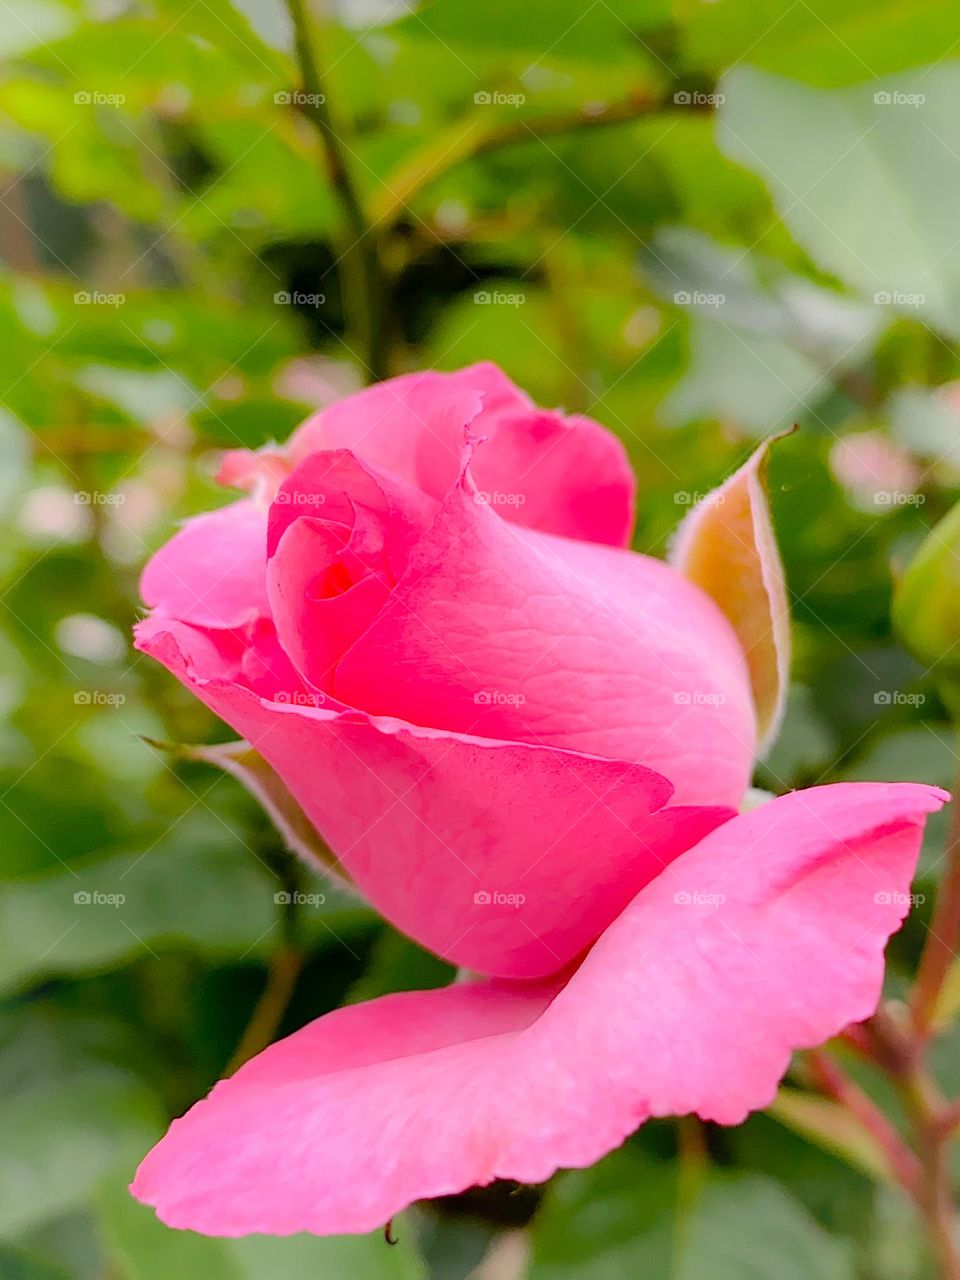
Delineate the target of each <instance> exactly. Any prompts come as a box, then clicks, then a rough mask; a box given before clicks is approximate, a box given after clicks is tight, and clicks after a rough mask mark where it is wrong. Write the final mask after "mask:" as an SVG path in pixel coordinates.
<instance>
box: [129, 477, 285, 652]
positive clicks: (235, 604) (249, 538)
mask: <svg viewBox="0 0 960 1280" xmlns="http://www.w3.org/2000/svg"><path fill="white" fill-rule="evenodd" d="M266 564H267V513H266V511H264V510H263V509H261V508H260V507H258V506H257V505H256V504H255V503H253V502H251V501H249V500H247V499H243V500H241V501H240V502H232V503H231V504H230V505H229V506H227V507H221V508H220V509H219V510H217V511H208V512H206V513H205V514H204V515H201V516H194V518H193V519H192V520H188V521H187V522H186V524H185V525H184V526H183V527H182V528H181V529H180V531H179V532H178V533H176V534H174V536H173V537H172V538H171V539H170V541H169V542H167V543H165V545H164V546H162V547H161V548H160V550H159V551H158V552H157V553H156V555H154V556H153V557H152V558H151V559H150V560H149V561H148V562H147V566H146V568H145V569H144V571H143V574H142V576H141V578H140V595H141V596H142V598H143V601H144V603H145V604H147V605H149V606H150V607H151V608H155V609H157V610H158V611H159V612H160V613H162V614H163V615H164V616H165V617H168V618H179V619H180V620H181V621H182V622H189V623H192V624H193V625H194V626H198V627H225V628H227V629H229V628H232V627H239V626H243V625H244V624H245V623H248V622H251V621H252V620H253V619H255V618H257V617H261V616H268V615H269V606H268V604H267V592H266V584H265V573H266Z"/></svg>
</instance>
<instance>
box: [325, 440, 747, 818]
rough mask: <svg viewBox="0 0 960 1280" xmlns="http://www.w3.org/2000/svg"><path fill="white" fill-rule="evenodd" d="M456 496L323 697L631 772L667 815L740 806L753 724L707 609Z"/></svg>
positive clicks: (704, 603) (594, 548)
mask: <svg viewBox="0 0 960 1280" xmlns="http://www.w3.org/2000/svg"><path fill="white" fill-rule="evenodd" d="M485 448H486V446H485V445H484V446H482V447H481V448H480V449H478V451H477V453H478V455H480V454H482V453H483V451H484V449H485ZM468 483H469V478H468V477H466V476H465V477H464V481H463V483H462V484H460V485H457V486H456V487H455V488H454V489H453V491H452V492H451V493H450V494H449V495H448V497H447V499H446V501H445V502H444V504H443V505H442V507H441V510H440V514H439V515H438V517H437V519H436V520H435V522H434V524H433V526H432V527H431V529H430V530H429V531H428V532H427V533H426V534H425V535H424V536H423V537H422V538H421V539H420V541H419V542H418V543H417V544H416V546H415V547H414V549H413V552H412V554H411V558H410V563H409V566H408V568H407V572H406V574H405V576H404V578H403V579H402V580H401V582H400V583H399V584H398V586H397V587H396V588H395V589H394V590H393V592H392V593H391V595H390V598H389V600H388V602H387V604H386V606H385V607H384V608H383V610H382V611H381V612H380V614H379V615H378V616H377V618H376V620H375V621H373V623H372V625H371V626H370V627H369V629H368V630H367V631H366V632H365V634H364V635H362V636H361V637H359V638H358V639H357V640H356V642H355V643H354V644H353V645H352V647H351V648H350V649H349V650H348V651H347V652H345V653H344V655H343V657H342V658H341V660H340V662H339V663H338V665H337V667H336V670H335V672H334V675H333V683H332V689H333V692H334V693H335V694H336V696H337V697H338V698H340V699H341V700H342V701H343V702H346V703H349V704H350V705H351V706H356V707H362V708H363V709H364V710H365V711H368V712H371V713H374V714H378V715H390V716H397V717H400V718H401V719H404V720H408V721H412V722H415V723H419V724H427V725H431V726H433V727H434V728H441V729H447V730H452V731H455V732H461V733H472V734H480V735H482V736H484V737H491V738H503V739H512V740H515V741H519V742H528V743H538V744H542V745H548V746H553V747H564V748H569V749H572V750H574V751H580V752H589V753H590V754H594V755H601V756H607V757H610V758H612V759H618V760H627V761H635V762H636V763H638V764H642V765H646V766H647V767H649V768H651V769H655V770H657V771H658V772H659V773H662V774H665V775H666V776H667V777H669V778H670V780H671V782H672V783H673V785H674V787H675V788H676V799H677V801H678V803H682V804H731V805H737V804H738V803H739V801H740V799H741V797H742V795H743V792H744V790H745V788H746V786H747V784H748V782H749V779H750V773H751V770H752V767H753V756H754V748H755V742H756V736H755V721H754V710H753V703H752V697H751V692H750V684H749V679H748V674H747V669H746V664H745V662H744V658H743V653H742V650H741V648H740V646H739V644H738V642H737V639H736V636H735V635H734V633H733V630H732V628H731V627H730V624H729V623H728V622H727V620H726V618H724V616H723V614H722V613H721V611H720V610H719V609H718V608H717V606H716V605H715V604H714V603H713V601H711V600H710V599H709V597H708V596H707V595H706V594H705V593H704V592H702V591H700V590H699V589H698V588H697V587H695V586H693V585H691V584H690V583H689V582H687V581H686V580H685V579H684V578H683V577H682V576H681V575H680V574H678V573H676V572H674V571H672V570H671V569H669V568H668V567H667V566H666V565H664V564H662V563H661V562H660V561H657V560H653V559H650V558H649V557H646V556H641V555H637V554H635V553H633V552H630V551H623V550H619V549H614V548H610V547H602V546H598V545H596V544H592V543H585V542H576V541H574V540H572V539H568V538H557V537H553V536H551V535H549V534H543V533H537V532H534V531H532V530H525V529H519V528H517V527H516V526H515V525H509V524H507V523H505V522H504V521H503V520H501V519H500V518H499V516H498V515H497V514H496V513H495V512H494V511H493V510H492V509H491V507H490V506H489V505H487V504H486V503H484V502H482V501H478V500H477V499H478V497H479V495H478V493H477V492H476V491H473V492H471V491H470V489H469V487H468Z"/></svg>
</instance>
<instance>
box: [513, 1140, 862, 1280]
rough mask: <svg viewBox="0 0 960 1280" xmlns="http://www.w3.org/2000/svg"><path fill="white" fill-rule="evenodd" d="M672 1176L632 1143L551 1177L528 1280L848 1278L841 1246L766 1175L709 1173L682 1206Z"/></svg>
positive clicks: (850, 1273)
mask: <svg viewBox="0 0 960 1280" xmlns="http://www.w3.org/2000/svg"><path fill="white" fill-rule="evenodd" d="M675 1178H676V1175H675V1172H674V1170H673V1169H672V1168H671V1166H670V1165H667V1164H663V1163H660V1162H652V1161H650V1160H649V1159H647V1160H644V1159H643V1158H642V1157H640V1156H639V1155H638V1154H637V1153H635V1152H633V1151H630V1150H623V1151H620V1152H617V1153H615V1154H614V1155H612V1156H608V1157H607V1159H606V1160H603V1161H601V1163H600V1164H599V1165H597V1166H596V1167H595V1168H594V1169H591V1170H587V1171H585V1172H581V1173H568V1174H564V1175H563V1176H562V1177H560V1178H558V1179H557V1181H556V1183H555V1185H554V1186H553V1187H552V1188H551V1191H550V1194H549V1195H548V1198H547V1201H546V1203H545V1205H544V1208H543V1210H542V1212H541V1214H540V1215H539V1216H538V1218H537V1219H536V1221H535V1224H534V1230H533V1243H534V1254H533V1262H532V1265H531V1268H530V1272H529V1276H530V1280H564V1278H565V1277H567V1276H574V1275H576V1276H585V1277H587V1278H588V1280H610V1277H612V1276H619V1275H657V1276H666V1275H669V1276H671V1277H676V1278H677V1280H727V1278H728V1277H729V1280H809V1277H811V1276H816V1277H817V1280H852V1278H853V1276H854V1270H853V1267H852V1263H851V1258H850V1251H849V1249H848V1247H847V1246H846V1245H845V1244H844V1243H843V1242H841V1241H838V1240H835V1239H831V1237H830V1236H829V1235H828V1234H827V1232H825V1231H824V1230H822V1229H821V1228H820V1227H819V1226H818V1225H817V1224H816V1223H815V1222H814V1221H813V1220H812V1219H811V1218H810V1217H809V1216H808V1215H807V1213H806V1212H805V1211H804V1209H803V1208H802V1207H801V1206H800V1205H799V1204H798V1203H797V1202H796V1201H795V1200H793V1199H792V1197H791V1196H790V1195H789V1194H788V1193H787V1192H786V1191H785V1190H783V1189H782V1188H780V1187H778V1186H777V1184H776V1183H775V1182H773V1181H772V1180H770V1179H767V1178H762V1177H759V1176H756V1175H744V1174H724V1173H720V1172H714V1173H710V1174H709V1175H708V1176H707V1178H706V1180H705V1181H704V1182H703V1184H702V1185H701V1186H700V1188H699V1190H698V1191H697V1192H696V1194H695V1196H694V1198H693V1201H692V1202H690V1203H682V1205H681V1203H679V1202H678V1201H677V1198H676V1196H677V1191H676V1180H675Z"/></svg>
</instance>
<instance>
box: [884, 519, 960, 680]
mask: <svg viewBox="0 0 960 1280" xmlns="http://www.w3.org/2000/svg"><path fill="white" fill-rule="evenodd" d="M893 621H894V626H895V627H896V629H897V631H898V632H899V635H900V638H901V639H902V640H903V643H904V644H905V645H906V646H907V648H908V649H909V650H910V652H911V653H913V655H914V656H915V657H916V658H918V659H919V660H920V661H921V662H922V663H923V664H924V665H925V666H930V667H935V668H936V670H937V672H938V674H940V675H946V676H957V675H958V674H960V503H958V504H957V505H956V506H955V507H953V509H952V510H951V511H950V512H948V514H947V515H946V516H944V518H943V519H942V520H941V521H940V523H939V524H938V525H936V526H935V527H934V528H933V529H932V530H931V531H930V533H929V534H928V535H927V537H926V539H925V540H924V542H923V543H922V545H921V547H920V550H919V551H918V552H917V553H916V555H915V556H914V557H913V559H912V560H911V561H910V564H909V565H908V566H907V568H906V570H905V572H904V574H903V576H902V577H901V579H900V581H899V582H898V583H897V585H896V588H895V590H894V594H893Z"/></svg>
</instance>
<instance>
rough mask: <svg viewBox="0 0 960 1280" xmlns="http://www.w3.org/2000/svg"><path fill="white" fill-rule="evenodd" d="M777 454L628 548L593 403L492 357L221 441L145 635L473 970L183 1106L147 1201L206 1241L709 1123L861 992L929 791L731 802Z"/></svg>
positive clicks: (782, 668)
mask: <svg viewBox="0 0 960 1280" xmlns="http://www.w3.org/2000/svg"><path fill="white" fill-rule="evenodd" d="M763 460H764V450H763V449H761V450H759V451H758V452H757V454H756V455H755V456H754V457H753V458H752V459H751V460H750V461H749V462H748V463H747V464H746V466H745V467H744V468H742V469H741V471H740V472H738V473H736V475H734V476H733V477H732V478H731V479H730V480H729V481H727V483H726V484H725V485H724V486H723V487H722V488H721V489H720V490H718V491H717V493H716V494H714V495H712V496H711V498H710V500H708V501H706V502H702V503H700V504H698V505H697V506H696V507H695V508H694V509H693V510H692V511H691V512H690V514H689V515H688V516H687V519H686V520H685V522H684V524H683V526H682V528H681V530H680V533H679V535H678V538H677V541H676V544H675V549H674V565H673V567H668V566H667V565H665V564H663V563H661V562H660V561H657V560H653V559H650V558H649V557H646V556H642V555H637V554H635V553H633V552H631V551H628V550H625V549H624V547H625V544H626V543H627V541H628V540H629V537H630V530H631V525H632V508H633V498H634V483H633V478H632V475H631V472H630V470H629V467H628V465H627V461H626V458H625V456H624V453H623V450H622V448H621V447H620V445H619V444H618V442H617V441H616V440H615V439H614V437H612V436H611V435H609V434H608V433H607V432H606V431H605V430H604V429H603V428H601V427H600V426H598V425H597V424H596V423H595V422H592V421H590V420H589V419H586V418H581V417H565V416H563V415H562V414H559V413H554V412H546V411H544V410H540V409H538V408H536V407H535V406H534V405H533V404H531V402H530V401H529V400H528V398H527V397H526V396H524V395H523V394H522V393H521V392H520V391H519V390H518V389H517V388H516V387H514V386H513V385H512V384H511V383H510V382H509V381H508V379H507V378H506V377H505V376H504V375H503V374H502V373H501V372H500V371H499V370H497V369H496V368H495V367H493V366H488V365H478V366H475V367H473V368H470V369H465V370H462V371H461V372H459V373H457V374H434V373H428V374H417V375H411V376H408V377H404V378H397V379H394V380H393V381H391V382H387V383H383V384H381V385H379V386H377V387H374V388H370V389H368V390H366V391H363V392H360V393H358V394H356V395H353V396H350V397H349V398H347V399H345V400H342V401H340V402H338V403H336V404H334V405H333V406H331V407H329V408H327V409H324V410H323V411H322V412H320V413H318V414H317V415H315V416H314V417H312V418H310V419H309V420H308V421H307V422H306V423H304V424H303V426H302V427H300V429H299V430H298V431H297V432H296V433H295V434H294V436H293V437H292V439H291V440H290V442H289V443H288V445H287V446H286V447H285V448H283V449H273V450H267V451H262V452H261V453H259V454H250V453H242V452H234V453H231V454H228V455H227V456H226V458H225V459H224V464H223V468H222V472H221V478H222V479H223V480H224V481H225V482H226V483H230V484H233V485H236V486H238V487H242V488H245V489H247V490H248V491H249V495H250V496H249V497H247V498H245V499H243V500H241V501H238V502H235V503H233V504H232V505H230V506H227V507H225V508H222V509H220V510H218V511H216V512H213V513H211V514H208V515H203V516H199V517H197V518H196V519H194V520H191V521H190V522H188V523H187V525H186V526H185V527H184V528H183V529H182V530H181V531H180V532H179V533H178V534H177V535H176V536H175V537H174V538H173V539H172V540H171V541H170V542H169V543H168V544H167V545H166V546H165V547H164V548H162V549H161V551H160V552H158V554H157V555H156V556H155V557H154V558H153V560H152V561H151V562H150V564H149V565H148V566H147V569H146V571H145V573H144V577H143V584H142V590H143V596H144V599H145V601H146V602H147V604H148V605H150V606H151V614H150V616H149V618H148V619H147V620H146V621H145V622H143V623H141V624H140V626H139V627H138V628H137V644H138V646H139V647H140V648H141V649H143V650H144V651H145V652H148V653H150V654H152V655H153V656H155V657H157V658H158V659H159V660H160V661H161V662H163V663H164V664H165V665H166V666H167V667H168V668H169V669H170V670H171V671H172V672H174V674H175V675H177V676H178V678H179V679H181V680H182V681H183V682H184V683H185V684H187V685H189V687H190V688H192V689H193V690H194V691H195V692H196V693H197V695H198V696H199V697H200V698H201V699H202V700H203V701H204V702H205V703H206V704H207V705H208V706H209V707H211V708H212V709H213V710H214V711H215V712H216V713H217V714H218V715H220V716H222V717H223V719H225V720H226V721H227V722H228V723H229V724H231V725H232V726H233V727H234V728H235V729H236V730H237V731H238V732H239V733H240V734H242V735H243V737H244V738H245V739H246V740H247V741H248V742H249V743H250V744H251V745H252V746H253V747H255V748H256V750H257V752H258V753H259V754H260V756H262V757H263V759H264V760H265V761H266V762H267V765H268V766H270V768H271V769H272V771H273V774H274V775H275V777H274V785H275V786H276V787H279V788H280V789H284V788H285V789H286V791H288V792H289V794H290V796H291V797H292V798H293V801H295V802H296V804H297V805H299V806H300V808H301V809H302V810H303V812H304V813H305V814H306V816H307V818H308V819H309V820H310V822H311V823H312V824H313V825H314V826H315V827H316V829H317V830H318V831H319V832H320V833H321V834H322V836H323V837H324V839H325V840H326V841H327V843H328V844H329V846H330V848H331V849H332V850H333V853H334V854H335V855H336V857H337V859H338V862H339V865H340V868H341V870H342V871H343V872H344V873H345V874H346V875H347V876H348V877H349V878H350V880H352V881H353V883H354V884H355V885H356V886H357V888H358V889H359V890H360V891H361V892H362V893H363V894H364V895H365V896H366V897H367V898H369V900H370V901H371V902H372V903H373V904H374V905H375V906H376V907H377V908H378V910H380V911H381V912H382V913H383V914H384V915H385V916H386V917H387V918H388V919H389V920H391V921H392V922H393V923H394V924H395V925H396V926H397V927H399V928H400V929H403V930H404V931H405V932H406V933H408V934H409V935H411V936H412V937H413V938H415V939H416V940H417V941H418V942H420V943H422V944H423V945H424V946H427V947H429V948H432V949H433V950H434V951H436V952H438V953H439V954H440V955H442V956H444V957H445V958H446V959H448V960H451V961H452V962H454V963H456V964H460V965H463V966H465V967H466V968H468V969H470V970H474V971H476V972H477V973H479V974H486V975H489V976H487V977H478V978H475V979H471V980H470V981H468V982H463V983H459V984H456V985H454V986H452V987H448V988H446V989H444V990H440V991H429V992H419V993H417V992H415V993H409V994H405V995H400V996H390V997H386V998H384V999H381V1000H376V1001H372V1002H371V1003H369V1004H367V1005H359V1006H352V1007H350V1008H347V1009H341V1010H338V1011H336V1012H335V1013H333V1014H330V1015H328V1016H327V1017H325V1018H321V1019H319V1020H318V1021H317V1022H315V1023H313V1024H311V1025H310V1026H308V1027H305V1028H304V1029H303V1030H301V1031H299V1032H298V1033H296V1034H295V1035H293V1036H291V1037H289V1038H288V1039H287V1040H284V1041H282V1042H281V1043H279V1044H276V1045H274V1046H272V1047H271V1048H270V1049H268V1050H267V1051H266V1052H265V1053H263V1054H261V1055H260V1056H259V1057H258V1058H256V1059H254V1061H252V1062H251V1063H249V1064H248V1065H247V1066H245V1067H243V1068H242V1069H241V1070H240V1071H239V1072H238V1073H237V1074H236V1075H235V1076H233V1077H231V1078H230V1079H229V1080H227V1081H224V1082H221V1084H220V1085H218V1086H217V1088H216V1089H215V1090H214V1092H213V1093H212V1094H211V1096H210V1097H209V1098H208V1099H207V1100H206V1101H204V1102H201V1103H199V1104H198V1105H197V1106H196V1107H194V1108H193V1109H192V1110H191V1111H190V1112H189V1113H188V1115H187V1116H185V1117H184V1118H183V1119H181V1120H178V1121H176V1122H175V1123H174V1124H173V1126H172V1128H171V1130H170V1132H169V1134H168V1135H167V1137H166V1138H164V1140H163V1141H162V1142H161V1143H160V1144H159V1145H158V1146H157V1147H156V1148H155V1149H154V1150H153V1151H152V1152H151V1153H150V1155H149V1156H148V1157H147V1158H146V1160H145V1161H144V1163H143V1165H142V1166H141V1169H140V1171H139V1173H138V1175H137V1180H136V1182H135V1183H134V1188H133V1189H134V1192H135V1194H136V1195H137V1196H138V1197H139V1198H140V1199H142V1200H144V1201H145V1202H147V1203H149V1204H152V1205H155V1206H156V1208H157V1211H158V1213H159V1215H160V1217H161V1218H162V1219H163V1220H164V1221H165V1222H167V1223H169V1224H170V1225H173V1226H178V1227H189V1228H192V1229H193V1230H197V1231H202V1232H206V1233H208V1234H214V1235H239V1234H244V1233H247V1232H272V1233H279V1234H286V1233H289V1232H296V1231H313V1232H317V1233H336V1232H358V1231H367V1230H370V1229H372V1228H373V1227H376V1226H378V1225H381V1224H382V1223H383V1222H385V1221H386V1220H387V1219H389V1218H390V1217H391V1216H392V1215H393V1214H394V1213H395V1212H397V1211H398V1210H399V1209H401V1208H403V1207H404V1206H406V1205H407V1204H409V1203H410V1202H411V1201H413V1200H415V1199H418V1198H420V1197H424V1196H432V1195H441V1194H444V1193H447V1192H454V1191H459V1190H461V1189H463V1188H465V1187H467V1186H470V1185H473V1184H475V1183H486V1182H489V1181H490V1180H491V1179H493V1178H494V1177H497V1176H502V1177H509V1178H515V1179H518V1180H520V1181H524V1182H536V1181H540V1180H542V1179H544V1178H546V1177H547V1176H549V1174H550V1173H552V1172H553V1171H554V1170H555V1169H556V1168H558V1167H560V1166H580V1165H585V1164H588V1163H591V1162H592V1161H594V1160H595V1159H597V1158H598V1157H599V1156H601V1155H602V1154H604V1153H605V1152H606V1151H608V1150H609V1149H610V1148H611V1147H613V1146H615V1145H617V1144H618V1143H619V1142H620V1141H621V1140H622V1139H623V1138H624V1137H625V1136H626V1135H627V1134H628V1133H629V1132H630V1131H631V1130H633V1129H634V1128H635V1127H636V1126H637V1125H638V1124H640V1123H641V1122H642V1121H643V1120H645V1119H647V1118H648V1117H650V1116H654V1115H664V1114H677V1113H684V1112H689V1111H695V1112H697V1113H698V1114H699V1115H701V1116H703V1117H704V1118H708V1119H713V1120H718V1121H721V1122H725V1123H735V1122H737V1121H739V1120H741V1119H742V1118H743V1117H744V1116H745V1115H746V1114H747V1112H748V1111H749V1110H751V1109H752V1108H756V1107H760V1106H764V1105H765V1104H766V1103H768V1102H769V1101H770V1099H771V1098H772V1096H773V1093H774V1091H775V1089H776V1085H777V1082H778V1081H779V1079H780V1077H781V1076H782V1074H783V1072H784V1070H785V1069H786V1066H787V1063H788V1060H789V1057H790V1054H791V1052H792V1050H793V1049H795V1048H797V1047H802V1046H807V1045H812V1044H816V1043H819V1042H821V1041H822V1040H824V1039H826V1038H828V1037H829V1036H831V1035H833V1034H835V1033H836V1032H837V1031H839V1030H840V1029H842V1028H843V1027H844V1026H845V1025H847V1024H848V1023H849V1022H852V1021H856V1020H859V1019H862V1018H864V1017H866V1016H868V1015H869V1014H870V1012H871V1011H872V1009H873V1008H874V1006H875V1004H876V1001H877V999H878V995H879V991H880V983H881V979H882V973H883V948H884V945H885V943H886V940H887V938H888V937H889V935H890V934H891V933H892V932H893V931H894V930H895V929H896V928H897V927H898V925H899V922H900V920H901V919H902V916H903V914H904V910H905V909H904V905H903V904H904V902H905V901H906V894H907V891H908V889H909V884H910V877H911V872H912V869H913V865H914V862H915V859H916V854H917V850H918V847H919V841H920V837H921V833H922V826H923V821H924V818H925V815H926V814H927V813H929V812H930V811H932V810H933V809H935V808H937V807H939V806H940V804H942V803H943V801H944V799H945V798H946V797H945V796H944V794H943V793H942V792H939V791H937V790H936V789H934V788H931V787H924V786H915V785H905V784H904V785H890V784H856V785H836V786H827V787H819V788H815V789H813V790H811V791H807V792H797V793H793V794H791V795H788V796H785V797H782V798H780V799H778V800H772V801H770V802H769V803H767V804H764V805H762V806H761V807H760V808H757V809H755V810H753V811H752V812H749V813H745V814H742V815H740V816H737V812H736V810H737V807H738V806H739V805H740V804H741V802H742V801H743V799H744V793H745V791H746V787H747V785H748V782H749V779H750V774H751V771H752V767H753V761H754V757H755V754H756V749H757V741H758V736H759V737H760V738H762V739H768V738H769V737H770V735H771V734H772V733H773V732H775V729H776V724H777V721H778V717H779V710H780V706H781V703H782V693H783V686H784V683H785V675H786V665H787V625H786V603H785V592H784V588H783V582H782V575H781V572H780V566H779V560H778V557H777V554H776V549H775V545H774V543H773V538H772V533H771V530H770V525H769V517H768V513H767V509H766V503H765V496H764V491H763V485H762V467H763Z"/></svg>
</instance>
